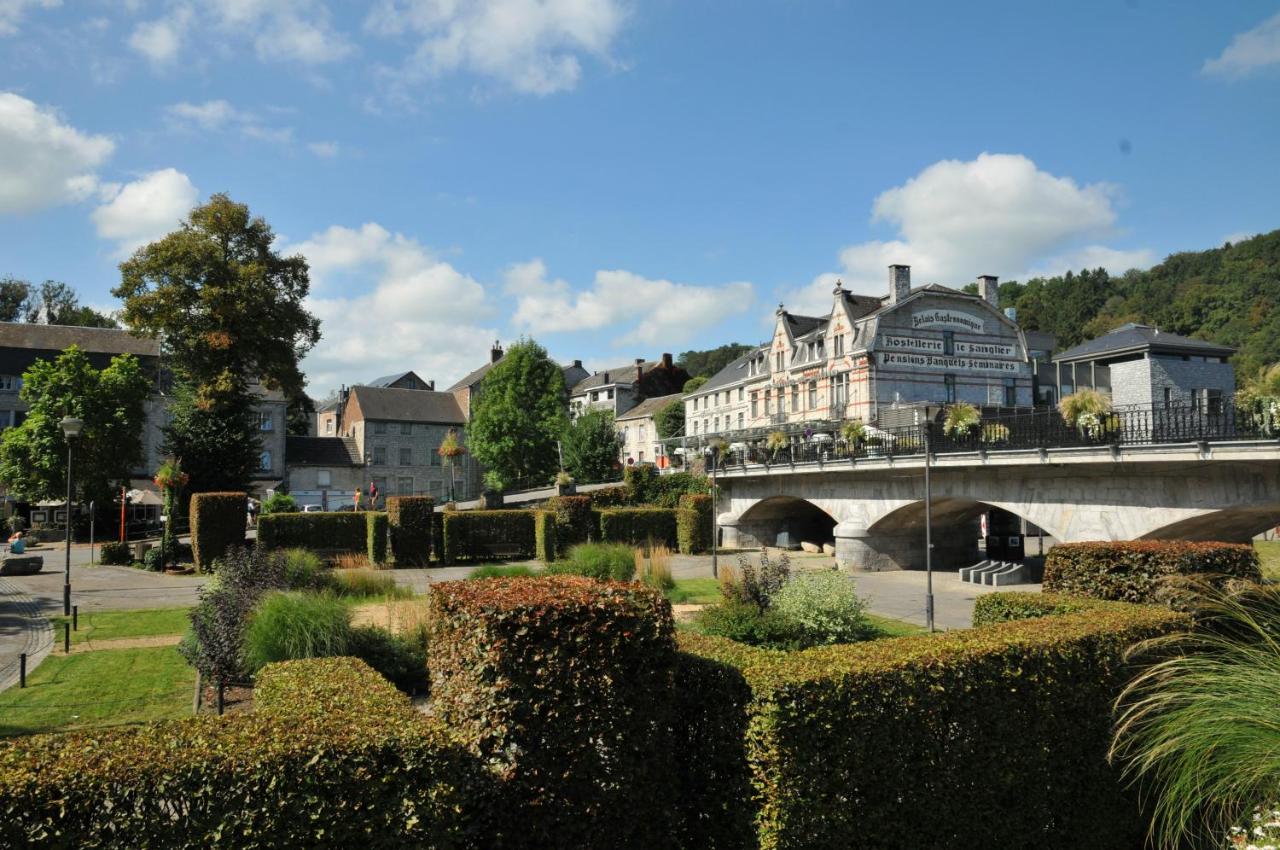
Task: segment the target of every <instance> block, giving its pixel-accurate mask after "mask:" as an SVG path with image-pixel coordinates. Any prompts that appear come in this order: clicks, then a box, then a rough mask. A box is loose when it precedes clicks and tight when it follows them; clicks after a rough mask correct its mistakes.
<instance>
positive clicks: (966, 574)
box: [960, 560, 991, 581]
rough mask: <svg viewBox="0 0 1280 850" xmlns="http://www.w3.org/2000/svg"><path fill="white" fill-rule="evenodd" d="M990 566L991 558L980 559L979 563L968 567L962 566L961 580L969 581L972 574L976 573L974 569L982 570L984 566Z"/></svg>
mask: <svg viewBox="0 0 1280 850" xmlns="http://www.w3.org/2000/svg"><path fill="white" fill-rule="evenodd" d="M989 566H991V561H990V560H986V561H979V562H978V563H976V564H973V565H971V566H968V567H961V568H960V580H961V581H969V579H970V576H972V575H973V573H974V571H975V570H980V569H982V568H983V567H989Z"/></svg>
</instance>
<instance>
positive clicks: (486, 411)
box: [467, 340, 569, 485]
mask: <svg viewBox="0 0 1280 850" xmlns="http://www.w3.org/2000/svg"><path fill="white" fill-rule="evenodd" d="M567 401H568V400H567V397H566V390H565V386H564V373H563V372H561V370H560V366H559V365H557V364H556V363H555V362H554V361H552V360H551V358H550V357H548V356H547V351H546V349H544V348H543V347H542V346H541V345H538V343H536V342H534V341H533V340H521V341H520V342H518V343H516V344H515V345H513V346H511V348H510V350H508V351H507V354H506V356H505V357H503V358H502V359H501V360H499V361H498V363H497V364H496V365H495V366H494V367H493V368H492V369H491V370H490V371H489V373H488V374H487V375H485V376H484V380H482V381H481V383H480V392H479V393H478V394H477V397H476V399H475V400H474V402H473V403H472V404H473V407H472V416H471V421H470V422H469V423H467V445H468V446H469V448H470V450H471V454H472V456H473V457H475V459H476V460H477V461H479V462H480V463H481V464H483V465H484V466H486V467H489V468H490V469H493V470H496V471H497V473H498V474H499V475H501V476H502V478H503V480H504V481H506V482H508V484H509V485H516V484H522V483H529V482H537V483H545V482H547V481H550V480H551V477H552V476H553V475H555V472H556V469H557V467H558V465H559V464H558V459H557V452H556V440H558V439H560V437H561V436H562V435H563V434H564V431H565V428H566V427H567V426H568V424H569V420H568V415H567V414H566V412H565V410H566V406H567Z"/></svg>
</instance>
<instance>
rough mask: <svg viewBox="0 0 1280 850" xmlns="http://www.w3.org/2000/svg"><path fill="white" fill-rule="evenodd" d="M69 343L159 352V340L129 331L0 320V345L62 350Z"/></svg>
mask: <svg viewBox="0 0 1280 850" xmlns="http://www.w3.org/2000/svg"><path fill="white" fill-rule="evenodd" d="M72 345H77V346H79V347H80V349H81V350H83V351H90V352H95V353H100V354H134V355H137V356H139V357H159V356H160V341H159V340H156V339H151V338H150V337H140V336H134V335H133V334H132V333H130V332H129V331H125V330H119V329H116V328H81V327H76V326H72V325H38V324H31V323H27V322H0V347H7V348H26V349H36V350H43V351H62V350H64V349H66V348H69V347H70V346H72Z"/></svg>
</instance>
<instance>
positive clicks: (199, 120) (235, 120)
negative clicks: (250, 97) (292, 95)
mask: <svg viewBox="0 0 1280 850" xmlns="http://www.w3.org/2000/svg"><path fill="white" fill-rule="evenodd" d="M165 114H166V115H167V117H168V119H169V123H170V124H172V125H173V126H174V127H175V128H177V129H179V130H203V131H206V132H216V131H220V130H231V129H234V130H236V131H237V132H239V133H240V135H242V136H244V137H245V138H248V139H256V140H259V141H264V142H273V143H275V144H281V145H287V144H289V143H290V142H292V141H293V128H292V127H269V126H265V125H264V124H263V122H262V121H261V119H259V117H258V116H257V115H255V114H254V113H252V112H247V111H244V110H241V109H237V108H236V107H234V106H232V105H231V104H230V103H228V102H227V101H225V100H209V101H205V102H204V103H188V102H187V101H182V102H181V103H175V104H173V105H171V106H169V107H168V108H166V110H165Z"/></svg>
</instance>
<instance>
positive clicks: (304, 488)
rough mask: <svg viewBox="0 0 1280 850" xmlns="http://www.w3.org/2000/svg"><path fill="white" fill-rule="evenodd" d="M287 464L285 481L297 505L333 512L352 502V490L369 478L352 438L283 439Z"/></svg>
mask: <svg viewBox="0 0 1280 850" xmlns="http://www.w3.org/2000/svg"><path fill="white" fill-rule="evenodd" d="M285 443H286V446H287V448H286V453H287V455H288V458H289V466H288V470H287V476H286V478H285V484H286V485H287V486H288V488H289V493H290V495H292V496H293V498H294V500H295V501H296V502H297V503H298V505H299V506H303V505H319V506H320V507H321V508H323V509H324V510H326V511H335V510H338V509H339V508H345V507H347V506H348V505H352V506H354V504H355V491H356V490H362V491H363V490H365V489H366V488H367V487H368V486H369V480H368V478H367V477H366V474H365V466H364V461H363V459H362V458H361V456H360V448H359V446H357V445H356V440H355V438H354V437H314V436H312V437H294V436H289V437H286V438H285Z"/></svg>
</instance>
